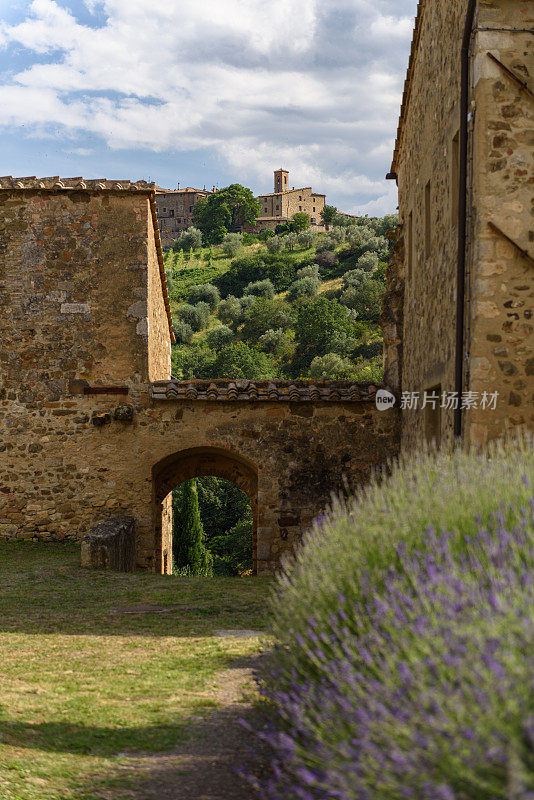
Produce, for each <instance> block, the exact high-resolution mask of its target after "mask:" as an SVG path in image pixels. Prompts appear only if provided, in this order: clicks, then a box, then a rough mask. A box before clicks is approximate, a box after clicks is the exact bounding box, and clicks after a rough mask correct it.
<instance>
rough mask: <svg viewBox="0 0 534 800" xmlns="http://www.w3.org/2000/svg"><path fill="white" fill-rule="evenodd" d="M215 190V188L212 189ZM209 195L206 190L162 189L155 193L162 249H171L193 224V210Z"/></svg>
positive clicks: (190, 188) (188, 188)
mask: <svg viewBox="0 0 534 800" xmlns="http://www.w3.org/2000/svg"><path fill="white" fill-rule="evenodd" d="M213 188H214V189H215V187H213ZM210 194H211V192H210V191H207V190H206V189H193V188H192V187H190V186H188V187H187V188H186V189H162V190H158V191H156V206H157V210H158V226H159V229H160V231H161V241H162V244H163V246H164V247H171V246H172V244H173V242H174V240H175V239H176V237H177V236H179V234H180V233H181V232H182V231H185V230H187V228H189V227H190V226H191V225H192V224H193V209H194V207H195V206H196V204H197V203H198V201H199V200H202V199H203V198H205V197H208V196H209V195H210Z"/></svg>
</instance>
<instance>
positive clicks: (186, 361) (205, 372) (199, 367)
mask: <svg viewBox="0 0 534 800" xmlns="http://www.w3.org/2000/svg"><path fill="white" fill-rule="evenodd" d="M171 357H172V374H173V375H176V377H179V378H183V379H184V380H190V379H191V378H211V377H212V374H213V363H214V361H215V357H216V354H215V353H214V351H213V350H210V349H209V347H206V346H205V345H204V344H202V343H195V344H184V345H182V346H181V347H173V348H172V354H171Z"/></svg>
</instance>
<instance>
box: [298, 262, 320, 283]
mask: <svg viewBox="0 0 534 800" xmlns="http://www.w3.org/2000/svg"><path fill="white" fill-rule="evenodd" d="M297 278H315V280H316V281H319V282H320V278H319V267H318V266H317V264H306V266H305V267H301V268H300V269H298V270H297Z"/></svg>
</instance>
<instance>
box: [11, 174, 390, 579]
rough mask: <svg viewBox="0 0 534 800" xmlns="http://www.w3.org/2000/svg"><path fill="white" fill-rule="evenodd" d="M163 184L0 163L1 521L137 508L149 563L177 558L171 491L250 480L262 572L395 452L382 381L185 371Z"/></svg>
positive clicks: (88, 521)
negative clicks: (176, 332) (11, 168)
mask: <svg viewBox="0 0 534 800" xmlns="http://www.w3.org/2000/svg"><path fill="white" fill-rule="evenodd" d="M156 202H157V195H156V194H155V186H154V184H147V183H144V182H138V183H130V182H129V181H84V180H82V179H80V178H76V179H70V180H67V179H64V180H60V179H59V178H45V179H42V180H38V179H35V178H23V179H13V178H1V179H0V536H1V537H7V538H14V539H15V538H22V539H35V540H56V539H59V540H61V539H65V538H72V539H76V538H79V537H81V536H83V534H84V533H86V532H87V531H89V530H91V529H92V528H93V526H95V525H96V524H97V523H100V522H103V521H105V520H108V519H109V518H110V517H114V516H116V515H127V516H129V517H133V518H134V521H135V529H136V556H135V563H136V565H137V567H138V568H140V569H148V570H153V571H156V572H169V571H170V569H171V547H172V528H171V509H170V494H169V493H170V491H171V490H172V489H173V488H174V487H175V486H177V485H179V484H180V483H181V482H182V481H184V480H186V479H188V478H192V477H196V476H202V475H215V476H219V477H223V478H226V479H228V480H231V481H233V482H234V483H235V484H236V485H237V486H239V487H240V488H242V489H243V490H244V491H245V492H247V493H248V495H249V496H250V498H251V501H252V507H253V516H254V534H253V541H252V542H251V547H252V549H253V555H254V564H255V569H256V570H257V572H260V573H261V572H268V571H271V570H272V569H274V567H275V566H276V565H277V564H278V563H279V562H280V559H281V557H282V555H283V553H284V552H287V551H288V550H291V549H292V548H294V547H295V546H296V544H297V543H298V542H299V541H300V538H301V536H302V534H303V532H304V531H305V530H306V528H307V527H308V526H309V524H310V522H311V520H312V519H313V518H314V517H315V516H316V515H317V514H318V513H319V512H320V511H321V510H322V509H323V508H324V506H325V504H326V503H327V502H328V500H329V498H330V493H331V492H332V491H339V490H341V489H342V487H343V485H344V483H345V482H348V485H349V486H356V485H358V484H362V483H365V482H367V481H368V480H369V476H370V474H371V471H372V470H373V469H376V468H380V467H381V465H383V464H384V463H385V462H386V461H387V459H388V458H389V457H390V456H392V455H394V454H395V452H396V448H397V441H398V435H397V431H398V412H397V411H395V409H389V410H387V411H379V410H377V408H376V405H375V394H376V389H377V387H376V386H373V385H372V384H369V383H359V384H351V383H345V382H330V383H329V382H315V383H314V382H309V381H295V382H293V383H291V382H288V381H286V382H284V381H256V382H249V381H244V380H243V381H225V380H222V381H211V382H210V381H184V382H180V381H175V380H172V379H171V372H170V369H171V364H170V351H171V340H172V338H173V335H172V326H171V319H170V313H169V301H168V296H167V286H166V280H165V271H164V265H163V258H162V249H161V243H160V237H159V232H158V227H157V213H156Z"/></svg>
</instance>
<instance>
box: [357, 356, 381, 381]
mask: <svg viewBox="0 0 534 800" xmlns="http://www.w3.org/2000/svg"><path fill="white" fill-rule="evenodd" d="M383 377H384V363H383V359H382V356H381V355H379V356H375V357H373V358H366V359H358V361H357V362H356V374H355V380H357V381H373V383H380V381H381V380H382V379H383Z"/></svg>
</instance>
